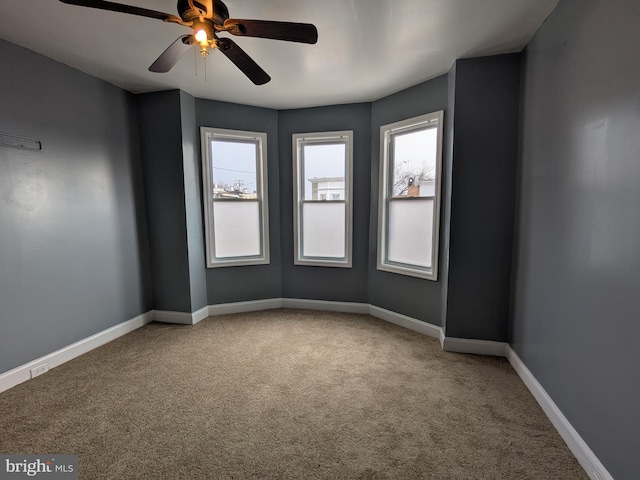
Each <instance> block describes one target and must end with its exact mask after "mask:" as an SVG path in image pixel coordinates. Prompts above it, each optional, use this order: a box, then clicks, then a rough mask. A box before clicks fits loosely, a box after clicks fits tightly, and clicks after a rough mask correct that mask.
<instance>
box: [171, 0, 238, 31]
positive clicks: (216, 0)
mask: <svg viewBox="0 0 640 480" xmlns="http://www.w3.org/2000/svg"><path fill="white" fill-rule="evenodd" d="M193 4H194V5H195V6H196V7H197V8H200V9H202V11H203V12H206V11H207V7H206V5H204V4H203V3H201V2H198V1H197V0H193ZM212 4H213V18H212V20H213V23H215V24H216V25H222V24H223V23H224V21H225V20H226V19H227V18H229V10H228V9H227V6H226V5H225V4H224V3H222V2H221V1H220V0H212ZM178 14H179V15H180V18H182V20H184V21H185V22H191V21H192V20H197V19H198V16H199V15H198V12H197V11H195V10H193V9H192V8H191V6H190V5H189V0H178Z"/></svg>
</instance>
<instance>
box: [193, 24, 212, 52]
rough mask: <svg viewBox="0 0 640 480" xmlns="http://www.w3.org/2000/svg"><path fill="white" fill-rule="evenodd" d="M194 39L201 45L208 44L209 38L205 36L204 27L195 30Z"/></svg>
mask: <svg viewBox="0 0 640 480" xmlns="http://www.w3.org/2000/svg"><path fill="white" fill-rule="evenodd" d="M195 38H196V41H197V42H198V43H199V44H200V45H201V46H203V47H206V46H207V45H209V38H208V37H207V32H206V31H205V30H204V29H202V28H201V29H200V30H198V31H197V32H196V35H195Z"/></svg>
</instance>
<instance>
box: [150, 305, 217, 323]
mask: <svg viewBox="0 0 640 480" xmlns="http://www.w3.org/2000/svg"><path fill="white" fill-rule="evenodd" d="M208 316H209V307H208V306H206V307H202V308H201V309H200V310H198V311H195V312H193V313H188V312H172V311H169V310H153V320H154V321H156V322H162V323H178V324H180V325H195V324H196V323H198V322H199V321H201V320H204V319H205V318H207V317H208Z"/></svg>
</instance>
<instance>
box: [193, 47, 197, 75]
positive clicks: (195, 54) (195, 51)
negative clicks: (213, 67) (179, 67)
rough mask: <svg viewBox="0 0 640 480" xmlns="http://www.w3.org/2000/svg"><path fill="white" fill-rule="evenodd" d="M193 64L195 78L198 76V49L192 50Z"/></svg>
mask: <svg viewBox="0 0 640 480" xmlns="http://www.w3.org/2000/svg"><path fill="white" fill-rule="evenodd" d="M193 64H194V66H195V68H196V77H197V76H198V49H196V48H194V49H193Z"/></svg>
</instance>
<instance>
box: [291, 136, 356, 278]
mask: <svg viewBox="0 0 640 480" xmlns="http://www.w3.org/2000/svg"><path fill="white" fill-rule="evenodd" d="M352 141H353V132H352V131H344V132H324V133H300V134H294V135H293V183H294V185H293V192H294V193H293V196H294V198H293V203H294V217H293V218H294V236H295V239H294V240H295V258H294V263H295V264H296V265H315V266H329V267H348V268H350V267H351V228H352V209H351V187H352V178H351V176H352V170H353V166H352V163H353V162H352V158H353V147H352V143H353V142H352Z"/></svg>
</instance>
